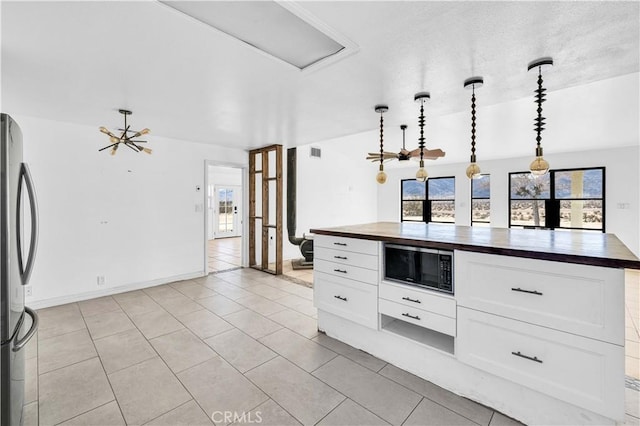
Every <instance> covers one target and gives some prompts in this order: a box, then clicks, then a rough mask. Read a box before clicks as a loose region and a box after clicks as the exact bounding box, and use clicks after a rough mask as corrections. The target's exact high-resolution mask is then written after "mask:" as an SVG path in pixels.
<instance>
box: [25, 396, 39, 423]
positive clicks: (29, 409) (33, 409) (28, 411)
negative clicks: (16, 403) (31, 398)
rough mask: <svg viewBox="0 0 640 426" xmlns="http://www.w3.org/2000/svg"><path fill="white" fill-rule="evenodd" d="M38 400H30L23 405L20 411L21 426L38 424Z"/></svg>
mask: <svg viewBox="0 0 640 426" xmlns="http://www.w3.org/2000/svg"><path fill="white" fill-rule="evenodd" d="M38 424H39V421H38V402H37V401H36V402H32V403H30V404H27V405H25V406H24V411H23V412H22V426H38Z"/></svg>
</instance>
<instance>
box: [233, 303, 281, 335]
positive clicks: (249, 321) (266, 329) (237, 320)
mask: <svg viewBox="0 0 640 426" xmlns="http://www.w3.org/2000/svg"><path fill="white" fill-rule="evenodd" d="M224 319H225V320H227V321H228V322H229V323H231V324H233V325H234V326H236V327H238V328H239V329H240V330H242V331H244V332H245V333H247V334H248V335H249V336H251V337H253V338H254V339H258V338H260V337H262V336H266V335H267V334H271V333H273V332H274V331H276V330H279V329H281V328H282V327H281V326H280V325H279V324H277V323H275V322H273V321H271V320H270V319H267V318H266V317H263V316H262V315H260V314H257V313H255V312H253V311H252V310H249V309H245V310H244V311H239V312H235V313H233V314H229V315H226V316H225V317H224Z"/></svg>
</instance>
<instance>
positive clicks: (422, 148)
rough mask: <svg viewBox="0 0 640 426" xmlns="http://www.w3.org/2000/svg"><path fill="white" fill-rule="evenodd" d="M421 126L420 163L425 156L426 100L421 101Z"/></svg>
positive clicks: (419, 120)
mask: <svg viewBox="0 0 640 426" xmlns="http://www.w3.org/2000/svg"><path fill="white" fill-rule="evenodd" d="M418 124H419V125H420V139H419V141H420V161H421V162H422V158H423V156H424V100H420V118H419V119H418Z"/></svg>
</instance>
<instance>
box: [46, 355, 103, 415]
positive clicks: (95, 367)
mask: <svg viewBox="0 0 640 426" xmlns="http://www.w3.org/2000/svg"><path fill="white" fill-rule="evenodd" d="M88 378H90V380H89V379H88ZM39 388H40V389H39V399H38V403H39V417H40V419H39V420H40V423H41V424H43V425H54V424H58V423H61V422H63V421H65V420H68V419H71V418H73V417H75V416H77V415H79V414H82V413H85V412H87V411H90V410H92V409H94V408H96V407H99V406H101V405H104V404H106V403H107V402H109V401H113V399H114V396H113V393H112V392H111V387H110V386H109V382H108V381H107V377H106V376H105V374H104V370H103V369H102V365H101V364H100V360H99V359H98V358H97V357H96V358H92V359H89V360H86V361H82V362H79V363H77V364H73V365H70V366H68V367H63V368H60V369H58V370H54V371H51V372H49V373H45V374H41V375H40V378H39Z"/></svg>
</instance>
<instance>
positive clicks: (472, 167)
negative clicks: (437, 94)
mask: <svg viewBox="0 0 640 426" xmlns="http://www.w3.org/2000/svg"><path fill="white" fill-rule="evenodd" d="M483 83H484V80H483V79H482V77H471V78H468V79H466V80H465V81H464V87H465V89H468V88H471V163H470V164H469V167H467V177H468V178H469V179H478V178H479V177H481V174H480V166H478V163H476V87H478V88H480V87H482V84H483Z"/></svg>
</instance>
